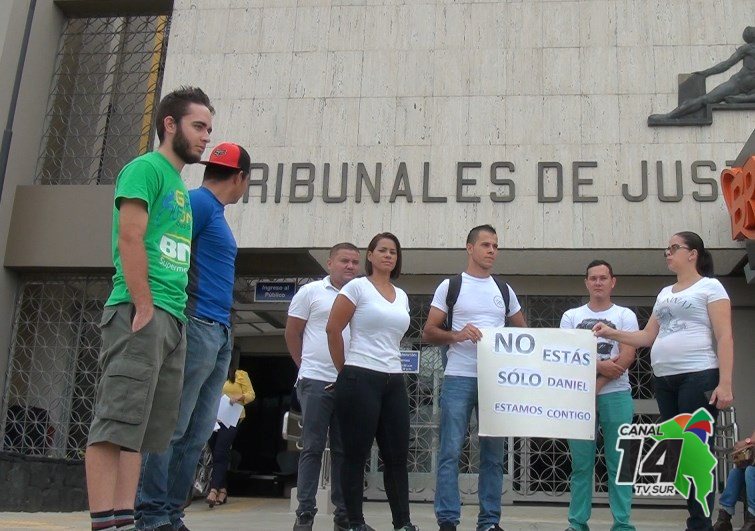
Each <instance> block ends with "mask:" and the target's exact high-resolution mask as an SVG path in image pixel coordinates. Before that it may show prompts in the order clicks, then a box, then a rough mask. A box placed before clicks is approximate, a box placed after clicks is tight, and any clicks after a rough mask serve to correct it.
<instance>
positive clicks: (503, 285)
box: [457, 276, 510, 326]
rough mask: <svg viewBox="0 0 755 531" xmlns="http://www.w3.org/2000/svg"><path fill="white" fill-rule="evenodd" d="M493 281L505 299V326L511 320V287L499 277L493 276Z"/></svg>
mask: <svg viewBox="0 0 755 531" xmlns="http://www.w3.org/2000/svg"><path fill="white" fill-rule="evenodd" d="M493 280H495V283H496V286H498V290H499V291H500V292H501V297H503V318H504V323H503V324H504V326H505V325H506V320H508V318H509V299H510V294H509V285H508V284H507V283H506V281H505V280H503V279H502V278H500V277H497V276H493ZM457 297H458V295H457Z"/></svg>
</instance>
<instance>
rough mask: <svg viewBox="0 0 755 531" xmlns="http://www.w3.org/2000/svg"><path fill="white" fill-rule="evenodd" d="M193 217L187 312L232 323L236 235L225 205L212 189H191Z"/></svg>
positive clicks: (190, 197)
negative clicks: (227, 217) (227, 219)
mask: <svg viewBox="0 0 755 531" xmlns="http://www.w3.org/2000/svg"><path fill="white" fill-rule="evenodd" d="M189 200H190V201H191V209H192V213H193V217H194V227H193V232H192V238H191V266H190V267H189V285H188V287H187V288H186V292H187V294H188V296H189V301H188V303H187V305H186V313H187V314H188V315H193V316H194V317H199V318H204V319H211V320H213V321H217V322H219V323H223V324H225V325H228V326H230V325H231V305H232V304H233V282H234V277H235V263H236V239H235V238H234V237H233V232H231V227H229V226H228V222H227V221H226V220H225V206H224V205H223V204H222V203H221V202H220V201H218V198H217V197H215V194H213V193H212V192H211V191H210V190H208V189H207V188H205V187H199V188H196V189H194V190H190V191H189Z"/></svg>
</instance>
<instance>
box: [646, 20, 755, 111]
mask: <svg viewBox="0 0 755 531" xmlns="http://www.w3.org/2000/svg"><path fill="white" fill-rule="evenodd" d="M742 39H743V40H744V41H745V43H746V44H744V45H743V46H740V47H739V48H737V49H736V51H735V52H734V53H733V54H732V55H731V57H729V58H728V59H726V60H725V61H721V62H720V63H718V64H716V65H713V66H712V67H710V68H707V69H705V70H701V71H699V72H693V73H691V74H679V106H678V107H677V108H676V109H674V110H673V111H671V112H669V113H666V114H651V115H650V116H648V125H649V126H665V125H676V126H681V125H710V124H712V123H713V111H714V110H739V109H755V26H748V27H746V28H745V30H744V32H743V33H742ZM739 62H741V63H742V68H741V70H739V72H737V73H736V74H734V75H733V76H731V77H730V78H729V79H728V80H727V81H724V82H723V83H721V84H720V85H718V86H717V87H715V88H713V89H711V90H710V92H707V91H706V88H705V80H706V78H707V77H709V76H713V75H716V74H721V73H723V72H726V71H727V70H729V69H730V68H732V67H733V66H735V65H737V64H738V63H739Z"/></svg>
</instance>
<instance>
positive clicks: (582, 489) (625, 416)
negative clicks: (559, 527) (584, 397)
mask: <svg viewBox="0 0 755 531" xmlns="http://www.w3.org/2000/svg"><path fill="white" fill-rule="evenodd" d="M597 410H598V422H599V423H600V426H601V427H602V428H603V441H604V446H605V454H606V465H607V468H608V503H609V505H610V506H611V513H612V514H613V526H612V527H611V530H612V531H618V530H622V531H626V530H631V531H634V525H632V523H631V521H630V518H629V517H630V513H631V511H632V486H631V485H617V484H616V473H617V470H618V468H619V458H620V454H619V452H618V451H617V450H616V440H617V439H618V438H619V426H621V425H622V424H628V423H631V422H632V415H633V413H634V405H633V404H632V394H631V393H630V392H629V391H617V392H615V393H607V394H604V395H598V397H597ZM569 450H570V451H571V460H572V474H571V502H570V503H569V525H570V526H571V527H573V528H574V529H576V530H577V531H589V529H590V527H589V526H588V525H587V521H588V520H589V519H590V513H591V511H592V492H593V489H592V483H593V477H594V475H595V441H581V440H571V439H569Z"/></svg>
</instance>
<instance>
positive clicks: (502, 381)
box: [477, 328, 597, 440]
mask: <svg viewBox="0 0 755 531" xmlns="http://www.w3.org/2000/svg"><path fill="white" fill-rule="evenodd" d="M596 350H597V341H596V339H595V336H593V334H592V332H591V331H590V330H563V329H558V328H485V329H482V340H480V342H478V343H477V389H478V393H479V394H478V397H479V413H480V435H483V436H492V437H552V438H568V439H589V440H593V439H594V438H595V375H596V373H595V370H596V362H595V352H596Z"/></svg>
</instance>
